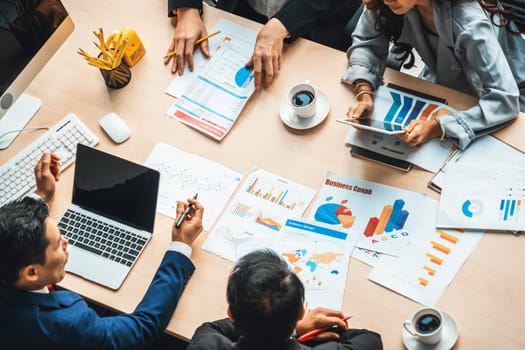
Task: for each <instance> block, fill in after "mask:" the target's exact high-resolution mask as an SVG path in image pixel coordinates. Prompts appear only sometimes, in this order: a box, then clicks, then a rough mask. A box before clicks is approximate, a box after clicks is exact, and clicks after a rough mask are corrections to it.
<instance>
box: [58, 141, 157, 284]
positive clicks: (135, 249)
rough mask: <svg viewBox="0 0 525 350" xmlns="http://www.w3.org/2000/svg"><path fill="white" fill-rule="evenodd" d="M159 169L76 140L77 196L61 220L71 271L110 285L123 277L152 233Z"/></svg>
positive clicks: (118, 281)
mask: <svg viewBox="0 0 525 350" xmlns="http://www.w3.org/2000/svg"><path fill="white" fill-rule="evenodd" d="M159 178H160V173H159V172H158V171H156V170H153V169H150V168H148V167H145V166H143V165H140V164H136V163H133V162H130V161H128V160H125V159H122V158H119V157H116V156H114V155H111V154H108V153H105V152H102V151H99V150H97V149H95V148H92V147H89V146H85V145H82V144H78V145H77V155H76V165H75V178H74V183H73V199H72V203H71V205H70V206H69V207H68V208H67V210H66V212H65V213H64V215H63V216H62V217H61V218H60V220H59V222H58V227H59V229H60V231H61V233H62V234H63V235H64V236H65V237H67V238H68V239H69V260H68V263H67V264H66V271H68V272H71V273H74V274H76V275H79V276H81V277H83V278H85V279H88V280H90V281H93V282H95V283H98V284H101V285H103V286H106V287H108V288H111V289H118V288H120V286H121V285H122V283H123V282H124V279H125V278H126V276H127V275H128V273H129V271H130V270H131V268H132V267H133V265H134V264H135V261H136V260H137V258H138V257H139V255H140V254H141V253H142V251H143V250H144V247H145V246H146V244H147V243H148V242H149V240H150V238H151V235H152V234H153V226H154V222H155V212H156V208H157V194H158V190H159Z"/></svg>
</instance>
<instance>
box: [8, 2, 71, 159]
mask: <svg viewBox="0 0 525 350" xmlns="http://www.w3.org/2000/svg"><path fill="white" fill-rule="evenodd" d="M73 28H74V25H73V22H72V20H71V18H70V17H69V15H68V13H67V11H66V9H65V8H64V5H62V3H61V2H60V1H59V0H0V149H5V148H7V147H8V146H9V145H10V144H11V143H12V142H13V140H14V139H15V138H16V136H17V135H18V131H16V130H20V129H23V128H24V127H25V125H26V124H27V123H28V122H29V120H31V118H32V117H33V116H34V115H35V113H36V112H37V111H38V109H39V108H40V105H41V102H40V100H39V99H37V98H35V97H32V96H29V95H26V94H24V93H23V91H24V90H25V88H26V87H27V86H28V85H29V83H30V82H31V81H32V80H33V79H34V78H35V76H36V75H37V74H38V72H39V71H40V70H41V69H42V67H44V65H45V64H46V63H47V61H49V59H50V58H51V56H53V54H54V53H55V52H56V51H57V50H58V48H59V47H60V46H61V45H62V43H63V42H64V41H65V40H66V38H67V37H68V36H69V34H71V33H72V32H73ZM11 131H13V132H11ZM6 133H7V134H6ZM2 135H4V136H2Z"/></svg>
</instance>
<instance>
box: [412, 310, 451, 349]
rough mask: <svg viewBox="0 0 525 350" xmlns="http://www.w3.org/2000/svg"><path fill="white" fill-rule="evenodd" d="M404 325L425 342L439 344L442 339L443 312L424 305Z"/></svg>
mask: <svg viewBox="0 0 525 350" xmlns="http://www.w3.org/2000/svg"><path fill="white" fill-rule="evenodd" d="M403 327H404V328H405V329H406V331H407V332H408V333H410V334H411V335H412V336H414V337H417V338H418V339H419V341H421V342H422V343H424V344H437V343H438V342H439V341H440V340H441V331H442V329H443V314H442V313H441V311H439V310H438V309H436V308H433V307H424V308H422V309H419V310H418V311H416V312H415V313H414V315H412V317H411V319H410V320H406V321H405V322H404V323H403Z"/></svg>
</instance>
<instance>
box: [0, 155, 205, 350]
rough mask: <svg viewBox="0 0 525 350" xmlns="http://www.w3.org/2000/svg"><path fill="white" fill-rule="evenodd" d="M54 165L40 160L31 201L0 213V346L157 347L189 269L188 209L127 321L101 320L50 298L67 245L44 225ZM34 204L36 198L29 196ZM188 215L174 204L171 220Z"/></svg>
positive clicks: (194, 222)
mask: <svg viewBox="0 0 525 350" xmlns="http://www.w3.org/2000/svg"><path fill="white" fill-rule="evenodd" d="M58 169H59V158H58V157H57V156H55V155H50V154H44V155H43V156H42V158H41V159H40V161H39V162H38V164H37V165H36V167H35V177H36V183H37V191H36V194H37V195H38V197H40V198H31V196H28V197H25V198H23V199H21V200H18V201H15V202H11V203H8V204H6V205H4V206H2V207H1V208H0V339H1V344H2V348H5V349H136V348H143V347H145V346H147V345H150V344H152V343H154V341H156V340H157V339H158V338H159V337H160V335H161V333H162V331H163V330H164V329H165V327H166V326H167V324H168V322H169V320H170V318H171V316H172V314H173V310H174V309H175V306H176V305H177V302H178V300H179V298H180V296H181V294H182V292H183V290H184V286H185V285H186V283H187V281H188V280H189V278H190V276H191V275H192V273H193V271H194V269H195V267H194V266H193V264H192V262H191V261H190V259H189V256H190V255H191V247H190V245H191V244H192V243H193V241H194V240H195V239H196V238H197V236H198V235H199V233H200V232H201V230H202V214H203V208H202V206H201V205H200V204H199V203H198V202H197V201H194V200H191V199H190V200H188V201H189V203H190V204H192V205H193V206H194V208H195V209H194V210H192V211H191V212H190V215H189V217H187V218H186V220H185V221H184V222H183V224H182V226H181V227H180V229H177V228H175V226H174V227H173V229H172V232H171V235H172V243H171V244H170V247H169V248H168V251H167V252H166V253H165V255H164V258H163V260H162V262H161V264H160V266H159V268H158V270H157V272H156V274H155V276H154V278H153V281H152V282H151V284H150V286H149V288H148V290H147V292H146V294H145V295H144V297H143V299H142V301H141V302H140V304H139V305H138V306H137V308H136V309H135V311H133V312H132V313H131V314H123V315H118V316H112V317H100V316H99V315H98V314H97V313H96V312H95V311H94V310H93V309H91V308H90V307H89V306H88V305H87V304H86V302H85V301H84V299H82V297H80V296H79V295H78V294H76V293H73V292H69V291H51V290H50V289H49V288H48V286H49V285H53V284H55V283H58V282H60V281H61V280H62V279H63V278H64V276H65V264H66V263H67V259H68V252H67V246H68V242H67V239H66V238H64V237H63V236H62V235H61V234H60V231H59V229H58V227H57V225H56V223H55V221H54V220H53V219H52V218H51V217H49V209H48V204H49V205H50V204H52V202H53V197H54V193H55V182H56V181H57V180H58V177H59V170H58ZM33 197H37V196H33ZM185 208H186V205H185V204H184V203H179V204H178V206H177V213H178V215H181V213H182V212H183V211H184V209H185Z"/></svg>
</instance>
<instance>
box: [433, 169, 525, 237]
mask: <svg viewBox="0 0 525 350" xmlns="http://www.w3.org/2000/svg"><path fill="white" fill-rule="evenodd" d="M524 201H525V168H518V167H515V166H509V165H502V164H494V165H493V166H490V167H487V166H486V165H485V163H483V164H481V163H464V164H461V166H455V167H453V168H452V169H450V171H448V170H447V172H446V173H445V185H444V186H443V189H442V194H441V200H440V202H439V209H438V220H437V225H438V227H463V228H473V229H493V230H518V231H519V230H524V229H525V213H523V207H524Z"/></svg>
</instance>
